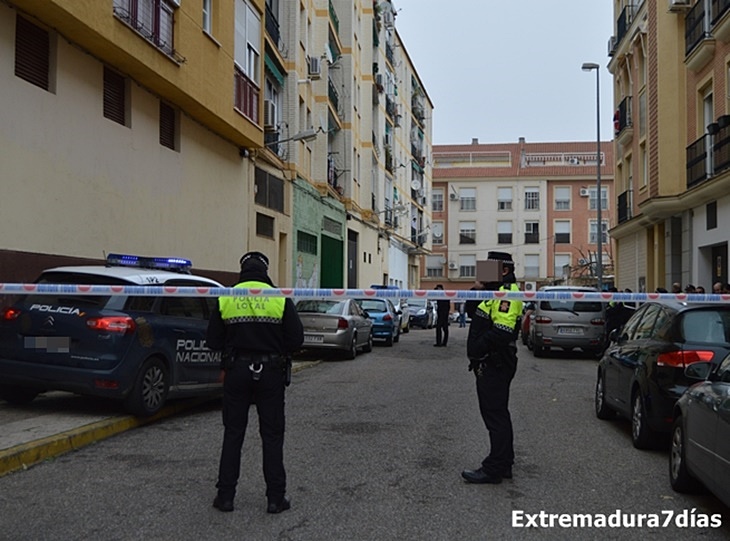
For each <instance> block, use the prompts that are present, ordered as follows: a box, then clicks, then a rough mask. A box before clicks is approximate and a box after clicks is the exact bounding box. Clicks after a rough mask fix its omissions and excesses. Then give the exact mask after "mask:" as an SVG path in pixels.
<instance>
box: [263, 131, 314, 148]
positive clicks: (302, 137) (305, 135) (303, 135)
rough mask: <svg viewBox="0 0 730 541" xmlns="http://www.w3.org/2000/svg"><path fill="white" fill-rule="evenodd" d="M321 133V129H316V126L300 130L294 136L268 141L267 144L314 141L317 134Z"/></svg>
mask: <svg viewBox="0 0 730 541" xmlns="http://www.w3.org/2000/svg"><path fill="white" fill-rule="evenodd" d="M318 134H319V130H315V129H314V128H312V129H309V130H304V131H300V132H299V133H297V134H296V135H293V136H292V137H288V138H286V139H279V140H278V141H271V142H269V143H266V145H265V146H267V147H268V146H271V145H278V144H279V143H288V142H289V141H305V142H308V141H314V140H315V139H316V138H317V135H318Z"/></svg>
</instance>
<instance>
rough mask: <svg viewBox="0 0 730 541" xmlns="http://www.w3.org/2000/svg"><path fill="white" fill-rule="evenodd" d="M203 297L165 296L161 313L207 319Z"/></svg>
mask: <svg viewBox="0 0 730 541" xmlns="http://www.w3.org/2000/svg"><path fill="white" fill-rule="evenodd" d="M201 301H202V297H163V298H162V303H161V305H160V313H161V314H162V315H163V316H170V317H186V318H195V319H206V311H205V308H204V305H203V303H202V302H201Z"/></svg>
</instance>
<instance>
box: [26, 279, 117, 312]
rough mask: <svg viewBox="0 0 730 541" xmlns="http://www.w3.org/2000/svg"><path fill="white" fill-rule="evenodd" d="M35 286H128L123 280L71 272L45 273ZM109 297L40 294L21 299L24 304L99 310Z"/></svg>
mask: <svg viewBox="0 0 730 541" xmlns="http://www.w3.org/2000/svg"><path fill="white" fill-rule="evenodd" d="M36 283H37V284H74V285H76V284H84V285H130V284H129V282H127V281H125V280H120V279H119V278H113V277H110V276H99V275H95V274H84V273H79V274H77V273H71V272H45V273H43V274H42V275H41V276H40V278H38V280H37V281H36ZM110 298H111V297H110V296H109V295H57V294H41V295H28V296H27V297H25V299H23V302H25V303H26V304H28V303H33V304H49V305H52V306H59V305H63V306H68V305H71V304H73V305H75V306H87V307H90V308H101V307H104V306H106V305H107V303H108V302H109V299H110Z"/></svg>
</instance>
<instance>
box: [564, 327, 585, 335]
mask: <svg viewBox="0 0 730 541" xmlns="http://www.w3.org/2000/svg"><path fill="white" fill-rule="evenodd" d="M558 334H583V329H582V328H580V327H560V328H559V329H558Z"/></svg>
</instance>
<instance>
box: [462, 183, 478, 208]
mask: <svg viewBox="0 0 730 541" xmlns="http://www.w3.org/2000/svg"><path fill="white" fill-rule="evenodd" d="M459 204H460V206H461V210H476V209H477V189H476V188H461V189H460V190H459Z"/></svg>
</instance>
